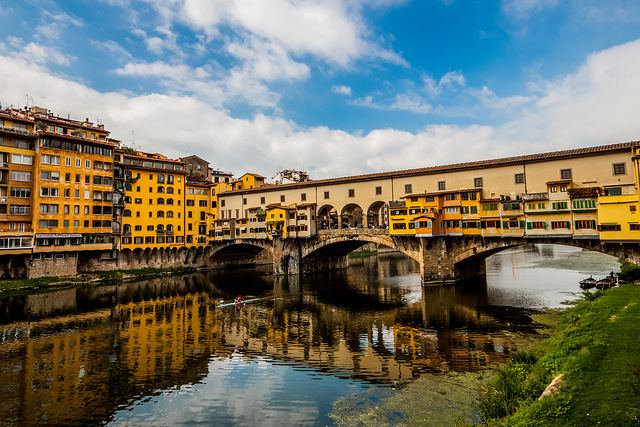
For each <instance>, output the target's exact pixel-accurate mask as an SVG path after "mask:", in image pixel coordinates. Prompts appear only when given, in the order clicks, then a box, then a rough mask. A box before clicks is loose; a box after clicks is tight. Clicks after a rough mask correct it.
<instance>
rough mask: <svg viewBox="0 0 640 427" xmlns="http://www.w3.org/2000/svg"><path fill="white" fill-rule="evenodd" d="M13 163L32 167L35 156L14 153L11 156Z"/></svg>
mask: <svg viewBox="0 0 640 427" xmlns="http://www.w3.org/2000/svg"><path fill="white" fill-rule="evenodd" d="M11 163H17V164H19V165H32V164H33V156H27V155H26V154H15V153H13V154H12V155H11Z"/></svg>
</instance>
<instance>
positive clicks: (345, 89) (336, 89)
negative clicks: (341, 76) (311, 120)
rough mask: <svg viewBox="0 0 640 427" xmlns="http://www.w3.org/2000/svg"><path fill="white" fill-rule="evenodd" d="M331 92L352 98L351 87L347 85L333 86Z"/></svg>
mask: <svg viewBox="0 0 640 427" xmlns="http://www.w3.org/2000/svg"><path fill="white" fill-rule="evenodd" d="M331 92H333V93H337V94H338V95H346V96H351V87H349V86H345V85H339V86H332V87H331Z"/></svg>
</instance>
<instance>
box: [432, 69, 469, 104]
mask: <svg viewBox="0 0 640 427" xmlns="http://www.w3.org/2000/svg"><path fill="white" fill-rule="evenodd" d="M422 80H423V81H424V91H425V92H426V93H427V94H428V95H429V96H430V97H431V98H435V97H436V96H438V95H440V94H441V93H442V91H443V90H444V89H445V88H452V87H453V84H454V83H455V84H456V85H458V86H461V87H464V86H465V79H464V76H463V75H462V72H461V71H450V72H448V73H446V74H445V75H444V76H442V77H441V78H440V81H439V82H437V83H436V81H435V80H434V79H433V77H431V76H427V75H423V76H422Z"/></svg>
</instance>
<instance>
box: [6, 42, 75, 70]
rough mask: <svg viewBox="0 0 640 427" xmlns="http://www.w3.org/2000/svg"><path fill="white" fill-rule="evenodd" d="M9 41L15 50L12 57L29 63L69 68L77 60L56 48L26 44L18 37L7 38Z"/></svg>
mask: <svg viewBox="0 0 640 427" xmlns="http://www.w3.org/2000/svg"><path fill="white" fill-rule="evenodd" d="M7 41H8V42H9V44H10V46H11V47H12V48H13V50H12V51H11V52H10V55H11V56H13V57H15V58H24V59H25V60H27V61H29V62H33V63H36V64H40V65H45V64H55V65H61V66H64V67H67V66H69V65H71V61H72V60H74V59H76V58H75V57H74V56H71V55H65V54H63V53H62V52H60V51H59V50H58V49H57V48H55V47H48V46H43V45H40V44H36V43H33V42H31V43H25V42H24V40H22V39H21V38H18V37H12V36H9V37H7Z"/></svg>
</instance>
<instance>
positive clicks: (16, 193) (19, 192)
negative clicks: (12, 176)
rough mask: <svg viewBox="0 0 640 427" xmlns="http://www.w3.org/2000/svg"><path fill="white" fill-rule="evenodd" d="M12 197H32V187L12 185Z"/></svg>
mask: <svg viewBox="0 0 640 427" xmlns="http://www.w3.org/2000/svg"><path fill="white" fill-rule="evenodd" d="M10 195H11V197H18V198H21V199H30V198H31V189H30V188H21V187H11V193H10Z"/></svg>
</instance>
